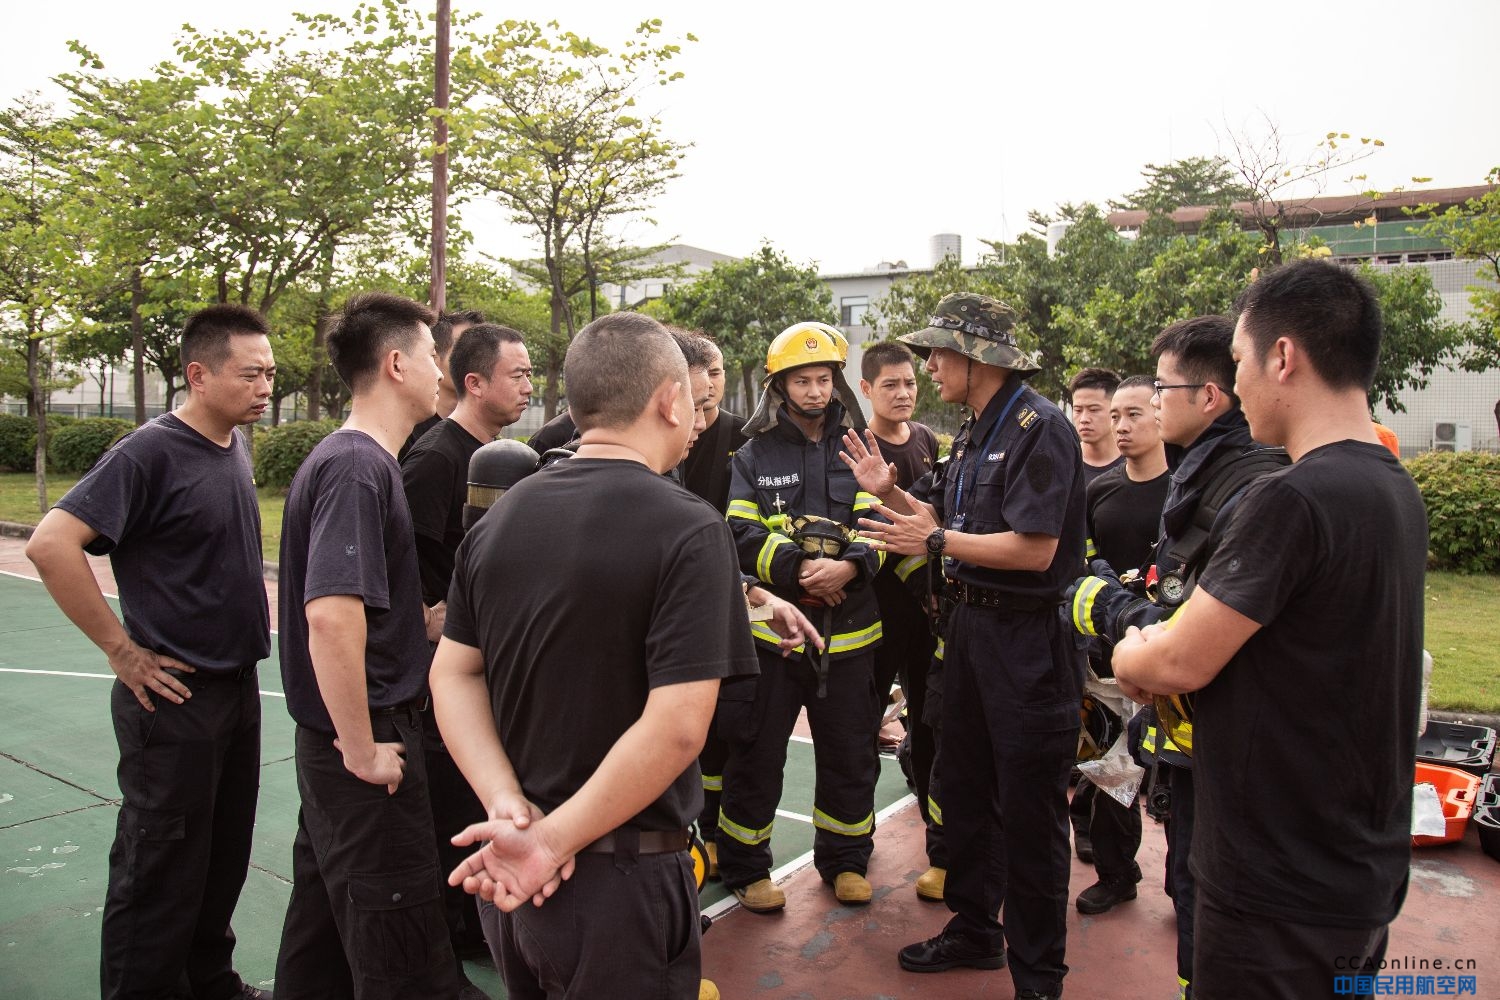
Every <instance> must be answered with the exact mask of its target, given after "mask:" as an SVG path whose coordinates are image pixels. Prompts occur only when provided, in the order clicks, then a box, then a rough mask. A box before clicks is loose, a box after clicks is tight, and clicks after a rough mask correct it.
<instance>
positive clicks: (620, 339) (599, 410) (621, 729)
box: [431, 313, 815, 1000]
mask: <svg viewBox="0 0 1500 1000" xmlns="http://www.w3.org/2000/svg"><path fill="white" fill-rule="evenodd" d="M564 367H565V372H566V378H567V382H568V392H569V406H570V408H571V411H572V414H573V417H574V420H575V421H576V422H577V425H578V427H579V428H580V430H581V431H582V437H581V443H580V447H579V449H578V453H577V455H576V457H574V458H571V459H569V460H567V461H563V462H557V463H555V464H553V465H551V466H548V467H546V468H544V469H542V470H541V471H539V472H537V473H536V474H534V475H532V476H530V477H528V478H527V479H525V480H523V481H522V482H520V483H519V484H517V485H516V486H514V487H512V488H511V489H510V490H508V491H507V492H506V494H505V496H504V497H503V498H501V500H499V501H498V502H497V503H496V504H495V506H494V507H492V508H491V509H490V511H489V512H488V513H487V514H486V515H485V516H484V517H483V518H482V519H481V520H480V522H479V523H478V524H476V525H475V526H474V528H473V529H472V530H471V531H470V532H469V534H468V535H467V536H466V538H465V539H464V542H463V545H462V546H461V547H460V549H459V555H458V562H457V566H456V568H455V570H454V577H453V586H452V588H451V589H450V591H449V594H448V613H447V621H446V624H445V626H444V633H443V639H442V641H441V642H440V643H439V646H438V651H437V656H436V658H435V659H434V661H433V665H432V675H431V681H432V688H433V699H434V704H435V707H436V711H437V717H438V723H439V725H440V726H441V727H442V730H443V732H444V734H445V735H446V742H447V745H448V748H449V751H450V752H451V753H452V755H453V758H454V760H455V761H456V762H457V763H458V765H459V768H460V769H461V770H462V771H463V773H464V776H465V778H467V779H468V781H469V783H470V785H471V786H472V787H473V789H474V791H475V793H476V794H477V795H478V796H479V798H480V800H481V801H482V802H483V803H484V804H485V806H486V809H487V811H488V814H489V819H488V820H487V821H486V822H483V823H479V824H476V825H474V826H470V827H468V828H467V829H465V830H463V831H462V832H461V833H459V834H458V835H457V836H455V837H454V838H453V840H454V843H455V844H458V845H472V844H479V843H481V842H483V846H482V847H481V848H480V849H479V850H477V851H476V852H475V853H474V854H472V855H470V856H469V857H468V858H467V859H466V860H465V861H464V863H463V864H462V865H460V866H459V867H458V868H457V869H455V870H454V872H453V873H452V874H451V875H450V876H449V881H450V883H452V884H460V883H461V884H462V885H463V886H464V888H465V890H467V891H469V892H472V893H475V894H476V895H479V896H481V897H482V898H484V899H487V900H490V901H492V902H494V903H495V907H494V908H493V909H491V908H486V909H485V910H484V912H483V913H482V916H481V919H482V920H483V921H484V923H485V937H486V939H487V941H488V943H489V946H490V949H491V952H492V954H493V955H494V957H495V962H496V965H497V966H498V967H499V969H500V971H501V975H502V976H503V977H504V979H505V983H506V990H507V992H508V995H509V996H510V997H512V998H517V1000H520V998H530V997H543V996H563V995H568V996H610V995H615V996H618V995H632V996H653V997H670V998H681V997H693V996H697V995H699V987H700V979H699V967H700V951H699V933H700V930H699V922H698V903H697V887H696V883H695V880H694V877H693V871H692V864H691V862H690V860H689V856H688V853H687V847H688V832H687V827H688V825H689V824H690V823H691V822H692V821H693V818H694V817H695V816H696V815H697V812H698V809H699V807H700V804H701V801H702V798H701V797H702V789H701V786H700V782H699V776H698V770H697V767H696V762H697V755H698V752H699V750H700V748H701V747H702V745H703V740H704V734H705V733H706V731H707V729H708V723H709V718H710V717H711V715H712V713H713V709H714V704H715V700H716V697H717V694H718V689H719V682H720V680H721V679H723V678H726V677H731V676H736V675H740V674H745V673H752V672H754V670H755V669H756V666H755V664H756V660H755V653H754V650H753V648H752V646H751V640H750V625H749V621H748V616H747V615H746V614H745V610H744V608H745V599H744V588H743V585H742V583H741V581H740V575H739V573H738V571H737V569H736V566H735V554H734V548H733V545H732V542H731V540H730V537H729V529H728V526H727V525H726V524H725V522H724V520H723V518H721V517H720V516H719V514H718V512H717V511H716V510H715V509H714V508H713V507H712V506H711V505H710V504H708V503H706V502H705V501H703V500H701V499H699V498H698V497H695V496H693V495H692V494H691V493H689V492H687V491H686V490H684V489H682V488H681V487H679V486H677V485H676V484H674V483H672V482H671V481H670V480H668V479H667V478H665V477H664V475H663V473H665V472H666V471H667V470H669V469H671V468H672V467H674V466H676V465H677V464H678V463H679V462H680V461H681V460H682V457H683V453H684V451H685V450H686V449H687V446H688V444H689V442H690V441H691V439H692V436H693V434H694V431H695V425H696V426H697V427H699V428H701V421H702V415H701V411H700V406H699V403H698V401H696V400H695V399H694V397H693V395H692V394H691V392H690V385H691V383H690V378H689V374H688V365H687V362H686V361H685V359H684V357H683V353H682V351H681V350H680V349H679V348H678V346H677V344H676V343H674V341H673V339H672V337H671V336H670V335H669V334H668V333H667V331H666V330H665V329H663V328H662V327H661V325H660V324H658V323H657V322H656V321H655V320H652V319H650V318H649V317H646V316H642V315H640V314H636V313H617V314H612V315H610V316H605V317H602V318H600V319H598V320H596V321H595V322H593V323H591V324H589V325H588V326H586V327H584V329H583V330H581V331H579V333H578V335H577V336H576V337H575V338H574V340H573V342H572V344H571V345H570V347H569V349H568V356H567V359H566V361H565V366H564ZM538 537H540V538H545V539H546V542H547V553H548V556H547V559H545V560H543V561H542V562H541V563H540V564H539V565H537V566H536V567H534V568H533V570H532V571H530V572H528V573H526V574H518V573H514V572H510V571H507V569H508V565H509V563H510V560H511V559H512V558H513V553H514V552H515V551H516V547H517V544H518V542H517V540H518V539H521V540H522V541H521V543H522V544H529V543H530V541H531V540H532V539H534V538H538ZM775 611H776V614H777V625H778V627H779V628H780V629H782V630H784V631H785V632H786V633H787V635H788V640H787V641H788V642H791V643H793V644H800V643H802V642H804V641H809V640H812V639H813V638H815V633H813V632H812V631H811V627H810V626H809V625H808V623H807V621H806V619H805V618H803V617H802V616H801V615H800V614H799V613H798V612H797V611H796V609H795V608H792V607H791V606H789V605H786V604H784V602H783V603H781V604H780V605H779V606H778V607H777V608H776V609H775ZM528 903H529V904H534V905H527V904H528ZM704 992H705V993H707V994H708V995H710V996H712V995H715V994H714V993H713V992H710V991H709V990H705V991H704Z"/></svg>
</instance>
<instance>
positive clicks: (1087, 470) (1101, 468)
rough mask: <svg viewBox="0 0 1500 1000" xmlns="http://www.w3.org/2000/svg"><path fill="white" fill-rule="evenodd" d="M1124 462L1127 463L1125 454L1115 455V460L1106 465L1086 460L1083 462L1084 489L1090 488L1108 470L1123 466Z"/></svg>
mask: <svg viewBox="0 0 1500 1000" xmlns="http://www.w3.org/2000/svg"><path fill="white" fill-rule="evenodd" d="M1124 464H1125V456H1124V455H1116V456H1115V460H1114V461H1113V462H1109V463H1107V464H1105V465H1090V464H1089V463H1087V462H1084V463H1083V488H1084V489H1088V488H1089V487H1090V486H1092V485H1094V480H1096V479H1098V478H1099V477H1100V476H1102V475H1104V474H1105V473H1106V472H1110V471H1112V470H1114V469H1118V468H1119V467H1120V466H1122V465H1124Z"/></svg>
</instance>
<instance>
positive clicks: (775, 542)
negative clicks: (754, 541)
mask: <svg viewBox="0 0 1500 1000" xmlns="http://www.w3.org/2000/svg"><path fill="white" fill-rule="evenodd" d="M791 544H792V540H791V539H790V538H788V537H786V536H785V535H777V534H770V535H767V536H766V541H765V544H763V545H761V547H760V552H758V553H756V556H755V575H756V576H758V577H760V578H761V579H762V580H764V581H765V582H766V583H770V582H771V560H772V559H773V558H775V556H776V550H777V549H779V548H781V547H782V546H783V545H791Z"/></svg>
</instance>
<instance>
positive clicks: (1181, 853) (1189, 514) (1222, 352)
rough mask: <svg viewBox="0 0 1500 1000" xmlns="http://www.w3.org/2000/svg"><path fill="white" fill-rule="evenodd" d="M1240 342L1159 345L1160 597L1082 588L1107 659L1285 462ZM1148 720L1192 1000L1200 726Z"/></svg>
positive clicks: (1218, 331)
mask: <svg viewBox="0 0 1500 1000" xmlns="http://www.w3.org/2000/svg"><path fill="white" fill-rule="evenodd" d="M1233 337H1234V322H1233V321H1232V320H1230V319H1229V318H1228V317H1226V316H1196V317H1193V318H1192V319H1185V320H1181V321H1179V322H1177V323H1173V324H1172V325H1171V326H1169V327H1167V328H1166V329H1165V330H1163V331H1162V332H1161V333H1160V334H1158V335H1157V337H1156V340H1155V341H1153V342H1152V344H1151V353H1152V355H1154V356H1155V358H1156V379H1155V380H1154V381H1153V382H1152V390H1153V393H1152V402H1153V404H1154V405H1155V407H1156V423H1157V426H1158V427H1159V428H1160V429H1161V440H1162V443H1163V444H1164V445H1166V452H1167V466H1168V468H1169V469H1171V481H1170V484H1169V485H1168V487H1167V500H1166V505H1165V507H1164V508H1163V510H1162V520H1161V538H1160V541H1158V542H1157V545H1156V550H1155V552H1153V553H1152V557H1151V560H1150V561H1149V563H1148V566H1147V569H1148V573H1147V574H1146V575H1147V578H1148V579H1149V578H1150V575H1151V574H1150V572H1149V570H1150V569H1152V568H1154V571H1155V578H1156V581H1157V582H1156V590H1155V596H1154V597H1153V598H1152V599H1147V597H1143V596H1141V595H1140V593H1139V591H1137V590H1134V589H1129V588H1126V587H1125V586H1123V585H1122V584H1121V583H1120V581H1119V579H1118V578H1117V577H1116V576H1115V575H1114V573H1113V572H1112V571H1110V570H1108V569H1106V568H1104V567H1103V566H1102V564H1099V563H1096V564H1095V570H1096V572H1097V573H1099V574H1100V575H1096V576H1088V577H1084V578H1082V579H1081V580H1079V581H1078V582H1077V583H1076V584H1075V585H1074V587H1073V591H1072V594H1073V597H1072V608H1071V611H1072V620H1073V622H1074V624H1075V626H1077V627H1078V628H1079V630H1080V631H1081V632H1082V633H1083V634H1085V635H1089V636H1099V637H1100V638H1102V639H1103V640H1104V644H1105V647H1106V649H1112V648H1113V647H1114V645H1115V643H1116V642H1118V641H1119V640H1120V639H1121V638H1122V637H1123V636H1124V634H1125V630H1126V629H1127V628H1128V627H1129V626H1132V625H1134V626H1137V627H1144V626H1145V625H1149V624H1151V623H1154V622H1157V621H1161V620H1163V619H1166V618H1167V617H1169V616H1170V615H1172V614H1173V613H1174V612H1175V611H1176V610H1177V609H1178V608H1179V607H1180V606H1181V605H1182V603H1183V601H1185V600H1186V599H1187V596H1188V595H1189V594H1190V593H1191V592H1192V588H1193V586H1194V585H1195V583H1196V580H1197V574H1198V572H1199V571H1200V570H1201V569H1202V567H1203V566H1204V565H1205V564H1206V562H1207V560H1208V558H1209V557H1210V555H1211V554H1212V551H1213V547H1214V543H1215V541H1216V540H1217V538H1218V535H1219V533H1220V530H1221V526H1222V525H1223V524H1224V523H1225V522H1226V521H1227V515H1228V512H1229V510H1230V509H1232V507H1233V503H1234V500H1235V499H1237V498H1238V496H1239V495H1240V493H1242V492H1243V489H1244V487H1245V486H1246V485H1248V483H1249V482H1250V480H1251V479H1253V478H1255V477H1257V476H1259V475H1263V474H1264V473H1265V472H1266V471H1268V470H1269V469H1271V468H1275V467H1277V466H1279V465H1284V464H1285V462H1286V456H1285V453H1284V452H1281V451H1279V450H1277V451H1275V452H1270V453H1268V452H1267V451H1266V450H1265V449H1262V448H1261V446H1260V445H1258V444H1256V442H1255V441H1253V440H1251V438H1250V425H1249V424H1248V423H1246V421H1245V415H1244V413H1243V412H1241V410H1240V403H1239V399H1238V397H1236V396H1235V394H1234V391H1233V389H1232V388H1231V387H1232V386H1233V385H1234V367H1235V366H1234V358H1233V356H1232V355H1231V353H1230V341H1231V340H1232V339H1233ZM1121 568H1122V569H1123V567H1121ZM1144 715H1145V717H1144V719H1143V721H1144V723H1145V725H1144V730H1145V733H1144V741H1143V742H1144V754H1145V756H1146V757H1147V759H1148V761H1149V760H1152V759H1154V760H1155V762H1156V763H1157V765H1158V766H1157V767H1156V768H1154V769H1153V774H1154V786H1155V787H1157V788H1160V789H1164V790H1165V794H1164V795H1163V796H1162V797H1161V798H1159V799H1158V798H1154V797H1153V798H1151V799H1150V800H1151V801H1158V802H1162V801H1169V802H1170V807H1169V811H1168V812H1167V814H1166V817H1165V818H1166V824H1167V881H1166V891H1167V894H1168V895H1170V896H1171V897H1172V905H1173V908H1174V909H1175V910H1176V911H1177V980H1178V988H1179V991H1180V996H1182V997H1184V998H1190V997H1191V996H1192V985H1191V979H1192V968H1193V906H1194V902H1195V897H1196V893H1195V884H1194V880H1193V875H1192V873H1191V872H1190V871H1189V870H1188V849H1189V844H1190V843H1191V841H1192V833H1193V784H1192V771H1191V770H1190V766H1191V762H1192V761H1191V758H1190V757H1189V756H1188V755H1187V753H1186V752H1185V751H1184V749H1183V748H1182V747H1181V746H1180V745H1179V744H1183V743H1186V744H1187V745H1189V746H1190V745H1191V743H1190V736H1191V725H1190V724H1188V725H1187V726H1184V727H1183V728H1182V729H1180V730H1176V731H1175V735H1176V736H1177V737H1178V739H1177V741H1176V742H1174V740H1173V739H1172V737H1173V735H1174V732H1173V731H1169V730H1168V729H1167V728H1166V727H1164V726H1163V725H1162V724H1161V723H1160V722H1159V721H1158V720H1157V719H1156V717H1155V715H1154V714H1152V713H1151V710H1150V709H1147V711H1146V713H1144Z"/></svg>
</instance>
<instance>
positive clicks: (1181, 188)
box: [1109, 156, 1254, 215]
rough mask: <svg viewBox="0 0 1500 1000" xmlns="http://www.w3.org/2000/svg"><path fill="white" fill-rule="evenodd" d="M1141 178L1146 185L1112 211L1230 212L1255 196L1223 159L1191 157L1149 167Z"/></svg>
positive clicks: (1114, 206) (1167, 212)
mask: <svg viewBox="0 0 1500 1000" xmlns="http://www.w3.org/2000/svg"><path fill="white" fill-rule="evenodd" d="M1141 176H1142V177H1144V178H1145V181H1146V182H1145V183H1144V184H1143V185H1141V187H1139V188H1137V189H1136V190H1135V191H1132V192H1131V193H1130V194H1127V195H1125V196H1124V197H1123V198H1121V199H1120V200H1118V201H1114V200H1111V201H1110V203H1109V205H1110V207H1111V208H1117V209H1135V210H1145V211H1147V212H1150V213H1152V214H1164V215H1165V214H1170V213H1171V212H1173V211H1174V210H1176V209H1179V208H1183V207H1185V206H1189V205H1212V206H1215V207H1221V208H1228V207H1229V206H1230V205H1231V204H1233V203H1234V202H1236V201H1244V200H1247V199H1249V198H1250V196H1251V195H1252V194H1253V193H1254V192H1253V191H1251V189H1250V188H1249V187H1247V186H1246V185H1245V184H1243V183H1241V182H1240V181H1239V180H1238V179H1237V178H1236V175H1235V172H1234V170H1233V169H1232V168H1231V167H1230V166H1229V161H1227V160H1225V159H1224V158H1223V157H1222V156H1189V157H1186V158H1184V159H1181V160H1173V161H1172V162H1171V163H1167V164H1164V165H1160V166H1159V165H1157V164H1155V163H1148V164H1146V166H1145V167H1144V168H1142V170H1141Z"/></svg>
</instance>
